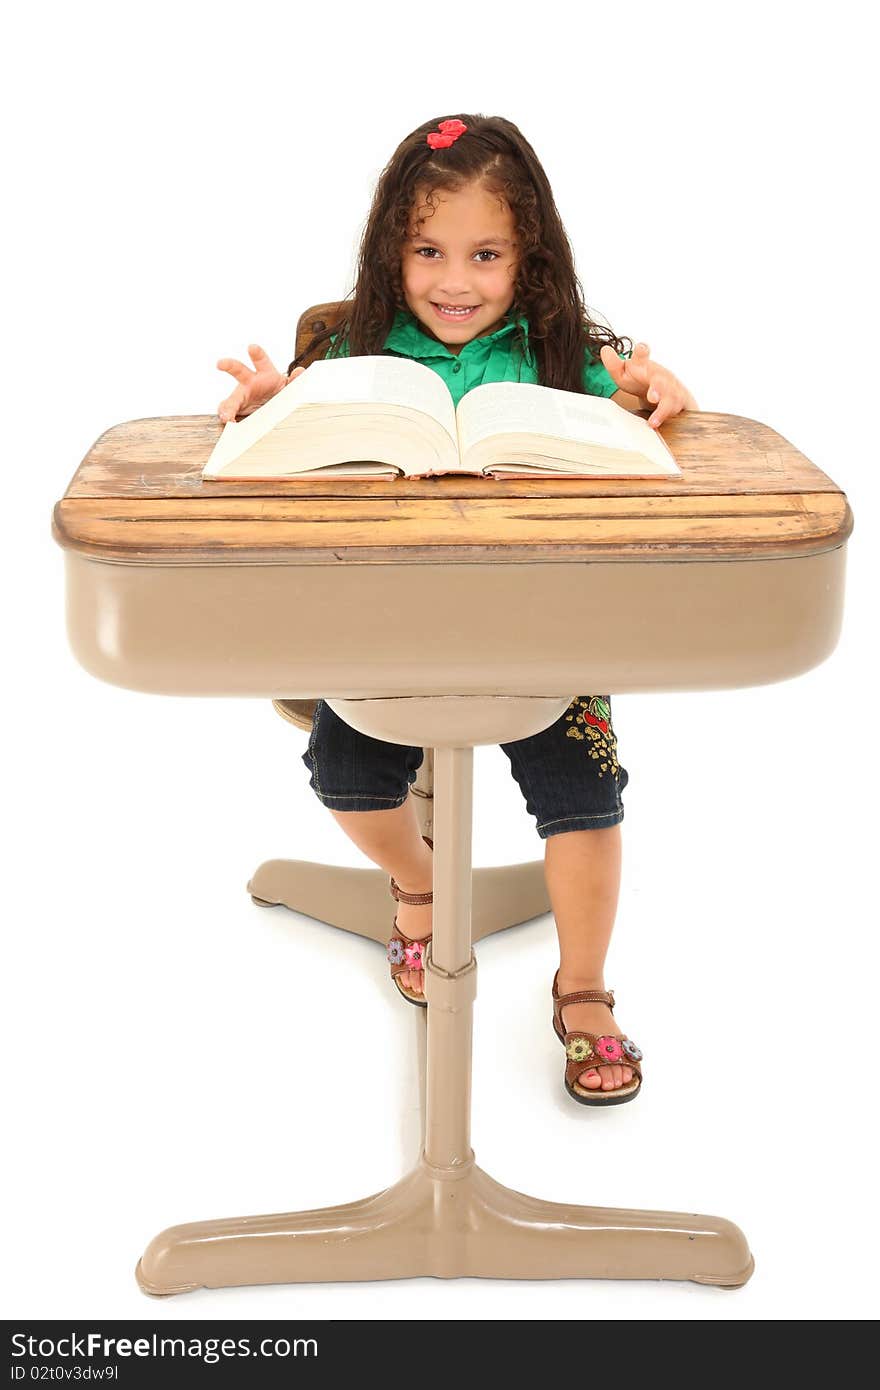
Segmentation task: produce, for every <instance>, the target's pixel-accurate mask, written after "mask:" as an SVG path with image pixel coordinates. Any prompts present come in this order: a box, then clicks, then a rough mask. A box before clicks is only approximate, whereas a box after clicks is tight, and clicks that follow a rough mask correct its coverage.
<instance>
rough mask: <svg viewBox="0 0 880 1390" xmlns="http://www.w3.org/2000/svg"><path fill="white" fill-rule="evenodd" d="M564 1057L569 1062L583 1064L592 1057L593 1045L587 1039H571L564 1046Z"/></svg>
mask: <svg viewBox="0 0 880 1390" xmlns="http://www.w3.org/2000/svg"><path fill="white" fill-rule="evenodd" d="M565 1055H566V1057H568V1059H569V1061H571V1062H585V1061H586V1060H587V1058H588V1057H592V1055H593V1044H592V1043H591V1042H590V1040H589V1038H572V1039H571V1040H570V1041H569V1042H567V1043H566V1045H565Z"/></svg>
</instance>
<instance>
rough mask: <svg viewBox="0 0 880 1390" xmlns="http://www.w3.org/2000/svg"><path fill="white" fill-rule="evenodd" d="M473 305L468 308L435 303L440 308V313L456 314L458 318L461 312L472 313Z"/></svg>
mask: <svg viewBox="0 0 880 1390" xmlns="http://www.w3.org/2000/svg"><path fill="white" fill-rule="evenodd" d="M475 307H476V306H475V305H471V307H470V308H469V309H451V308H447V306H446V305H445V304H438V305H437V308H438V309H439V310H440V312H441V314H457V315H458V317H459V318H460V317H461V316H462V314H470V313H472V312H473V309H474V308H475Z"/></svg>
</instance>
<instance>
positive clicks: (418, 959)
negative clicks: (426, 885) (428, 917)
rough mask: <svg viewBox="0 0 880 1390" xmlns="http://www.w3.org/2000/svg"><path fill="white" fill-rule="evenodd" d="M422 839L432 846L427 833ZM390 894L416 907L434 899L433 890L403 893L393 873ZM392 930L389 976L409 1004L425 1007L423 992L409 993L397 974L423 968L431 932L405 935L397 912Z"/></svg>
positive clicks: (426, 1004) (426, 1002)
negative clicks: (400, 927)
mask: <svg viewBox="0 0 880 1390" xmlns="http://www.w3.org/2000/svg"><path fill="white" fill-rule="evenodd" d="M422 839H423V840H424V842H425V844H426V845H430V846H431V849H433V848H434V841H433V840H429V839H428V837H427V835H423V836H422ZM391 896H392V897H393V898H394V899H395V901H397V902H401V903H410V904H412V905H413V906H416V907H417V906H419V905H421V904H424V903H432V902H433V901H434V893H433V891H431V892H430V893H404V891H403V889H402V888H401V887H400V885H399V884H398V883H395V881H394V877H393V875H392V878H391ZM394 931H395V935H394V936H392V938H391V940H390V941H389V942H388V950H387V952H386V955H387V957H388V961H389V964H390V966H391V978H392V980H393V981H394V983H395V985H396V986H397V990H398V993H399V994H402V995H403V997H404V999H408V1000H409V1002H410V1003H411V1004H417V1005H418V1007H419V1008H420V1009H426V1008H427V1007H428V1001H427V1000H426V999H425V996H424V994H411V993H410V991H409V990H408V989H405V988H404V986H403V985H402V984H401V983H400V981H399V980H398V978H397V976H398V975H402V974H403V972H404V971H405V970H424V968H425V951H424V947H425V942H427V941H430V939H431V936H432V933H431V932H429V933H428V935H427V936H423V937H415V936H413V937H409V936H405V935H404V933H403V932H402V931H400V929H399V928H398V926H397V913H395V914H394Z"/></svg>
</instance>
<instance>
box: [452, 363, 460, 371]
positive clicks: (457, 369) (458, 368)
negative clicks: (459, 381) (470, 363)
mask: <svg viewBox="0 0 880 1390" xmlns="http://www.w3.org/2000/svg"><path fill="white" fill-rule="evenodd" d="M452 370H453V371H454V372H460V371H461V363H460V362H456V364H455V366H454V367H453V368H452Z"/></svg>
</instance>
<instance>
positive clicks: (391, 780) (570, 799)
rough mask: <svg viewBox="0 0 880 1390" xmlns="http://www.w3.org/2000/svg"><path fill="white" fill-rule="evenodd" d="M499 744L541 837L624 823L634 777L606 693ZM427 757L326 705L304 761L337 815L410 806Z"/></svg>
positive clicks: (321, 704)
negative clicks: (625, 795)
mask: <svg viewBox="0 0 880 1390" xmlns="http://www.w3.org/2000/svg"><path fill="white" fill-rule="evenodd" d="M500 747H501V749H502V750H503V751H504V753H506V755H507V757H508V759H509V760H510V771H511V774H512V776H513V778H514V780H515V781H516V783H517V784H518V786H519V789H520V791H521V792H522V794H523V797H524V799H525V803H526V810H527V811H528V813H529V815H531V816H534V817H535V820H536V821H537V829H538V834H539V836H540V837H541V839H542V840H546V839H547V837H548V836H549V835H558V834H560V833H561V832H562V831H565V830H601V829H604V828H605V827H606V826H610V825H617V824H619V822H620V821H622V820H623V802H622V801H621V792H622V791H623V789H624V787H625V786H626V784H627V782H628V781H629V774H628V773H627V771H626V768H625V767H621V766H620V764H619V763H618V761H617V738H616V736H615V733H614V729H613V727H612V724H611V701H610V699H609V697H608V696H607V695H577V696H575V698H574V699H573V700H572V702H571V704H570V705H569V707H568V709H567V710H565V711H564V712H563V713H562V714H561V715H560V716H559V718H558V719H557V720H556V722H555V723H553V724H551V725H550V727H549V728H548V729H543V730H542V731H541V732H540V733H538V734H532V736H531V737H530V738H521V739H517V740H516V742H514V743H502V744H500ZM424 756H425V755H424V750H423V749H421V748H410V747H407V746H406V745H405V744H402V743H385V742H384V741H383V740H381V739H377V738H371V737H370V736H369V735H368V734H362V733H359V732H358V731H357V730H356V729H352V728H351V727H350V725H348V724H346V723H345V721H344V720H343V719H340V717H339V715H338V714H336V713H335V712H334V711H333V710H332V709H331V708H330V706H329V705H328V704H327V703H326V702H325V701H324V700H319V701H318V705H317V708H316V710H315V715H314V719H313V721H312V732H311V737H310V738H309V746H308V748H307V749H306V751H305V753H303V755H302V760H303V762H304V763H305V765H306V767H307V768H308V769H309V772H310V774H311V776H310V778H309V786H310V787H311V788H312V790H313V791H314V793H315V795H316V796H317V798H318V800H319V801H320V802H321V803H322V804H323V805H324V806H327V807H329V808H330V810H333V811H386V810H390V809H391V808H392V807H394V806H402V805H403V803H404V801H405V800H406V798H407V796H408V795H409V788H410V786H411V785H412V783H413V782H414V781H415V780H416V773H417V772H418V770H419V768H420V767H421V765H422V761H423V759H424Z"/></svg>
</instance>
